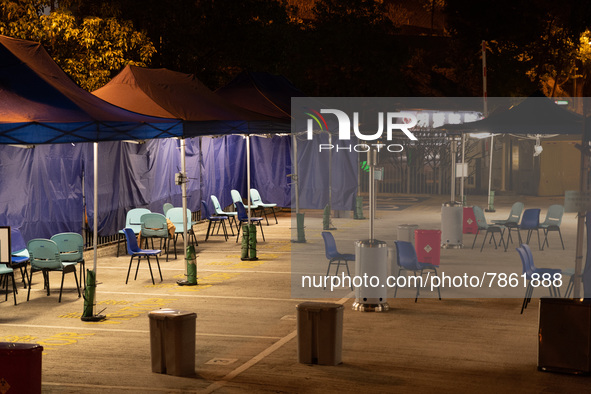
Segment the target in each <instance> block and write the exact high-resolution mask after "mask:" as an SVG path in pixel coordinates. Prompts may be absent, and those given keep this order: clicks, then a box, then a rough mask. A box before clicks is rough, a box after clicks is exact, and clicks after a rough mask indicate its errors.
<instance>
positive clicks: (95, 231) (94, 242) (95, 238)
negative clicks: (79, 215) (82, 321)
mask: <svg viewBox="0 0 591 394" xmlns="http://www.w3.org/2000/svg"><path fill="white" fill-rule="evenodd" d="M93 148H94V149H93V150H94V152H93V153H94V179H93V181H94V201H93V209H94V223H92V246H93V252H94V256H93V265H92V270H93V271H94V274H95V278H96V267H97V259H98V253H97V246H98V142H95V143H94V147H93Z"/></svg>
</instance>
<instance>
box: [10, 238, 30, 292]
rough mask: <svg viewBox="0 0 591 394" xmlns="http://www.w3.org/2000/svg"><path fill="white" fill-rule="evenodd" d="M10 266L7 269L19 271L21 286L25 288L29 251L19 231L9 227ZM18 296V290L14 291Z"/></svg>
mask: <svg viewBox="0 0 591 394" xmlns="http://www.w3.org/2000/svg"><path fill="white" fill-rule="evenodd" d="M10 249H11V254H10V260H11V261H10V264H8V268H12V269H13V270H16V269H17V268H18V269H19V270H20V273H21V277H22V280H23V285H24V287H25V289H26V288H27V281H28V280H29V274H28V273H27V266H28V265H29V260H30V258H31V256H29V251H28V250H27V244H26V243H25V240H24V239H23V235H22V234H21V232H20V230H19V229H17V228H16V227H10ZM16 292H17V294H18V290H17V291H16Z"/></svg>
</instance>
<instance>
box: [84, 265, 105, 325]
mask: <svg viewBox="0 0 591 394" xmlns="http://www.w3.org/2000/svg"><path fill="white" fill-rule="evenodd" d="M95 291H96V272H94V271H93V270H86V287H85V288H84V311H83V312H82V316H81V318H80V319H81V320H82V321H86V322H97V321H101V320H104V319H105V315H100V314H99V315H95V314H94V302H95Z"/></svg>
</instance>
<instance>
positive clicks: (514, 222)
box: [491, 201, 524, 245]
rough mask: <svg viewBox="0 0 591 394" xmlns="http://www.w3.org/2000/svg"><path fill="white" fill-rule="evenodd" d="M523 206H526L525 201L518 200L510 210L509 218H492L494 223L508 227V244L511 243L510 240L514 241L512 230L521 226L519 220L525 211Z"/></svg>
mask: <svg viewBox="0 0 591 394" xmlns="http://www.w3.org/2000/svg"><path fill="white" fill-rule="evenodd" d="M523 208H524V205H523V203H522V202H519V201H518V202H516V203H514V204H513V206H512V207H511V211H510V212H509V217H508V218H507V219H504V220H491V223H492V224H495V225H499V226H505V227H506V228H507V229H508V231H507V238H506V242H507V245H508V244H509V241H511V243H513V237H512V236H511V230H512V229H517V227H519V220H520V219H521V214H522V213H523Z"/></svg>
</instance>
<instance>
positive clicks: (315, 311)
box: [296, 302, 345, 365]
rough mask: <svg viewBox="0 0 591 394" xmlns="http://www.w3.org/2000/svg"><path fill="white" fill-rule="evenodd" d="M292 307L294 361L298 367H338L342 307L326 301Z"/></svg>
mask: <svg viewBox="0 0 591 394" xmlns="http://www.w3.org/2000/svg"><path fill="white" fill-rule="evenodd" d="M296 308H297V311H298V313H297V318H298V361H299V362H300V363H302V364H320V365H338V364H340V363H341V362H342V361H341V354H342V346H343V310H344V309H345V308H344V307H343V306H342V305H340V304H334V303H330V302H303V303H301V304H298V305H297V306H296Z"/></svg>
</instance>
